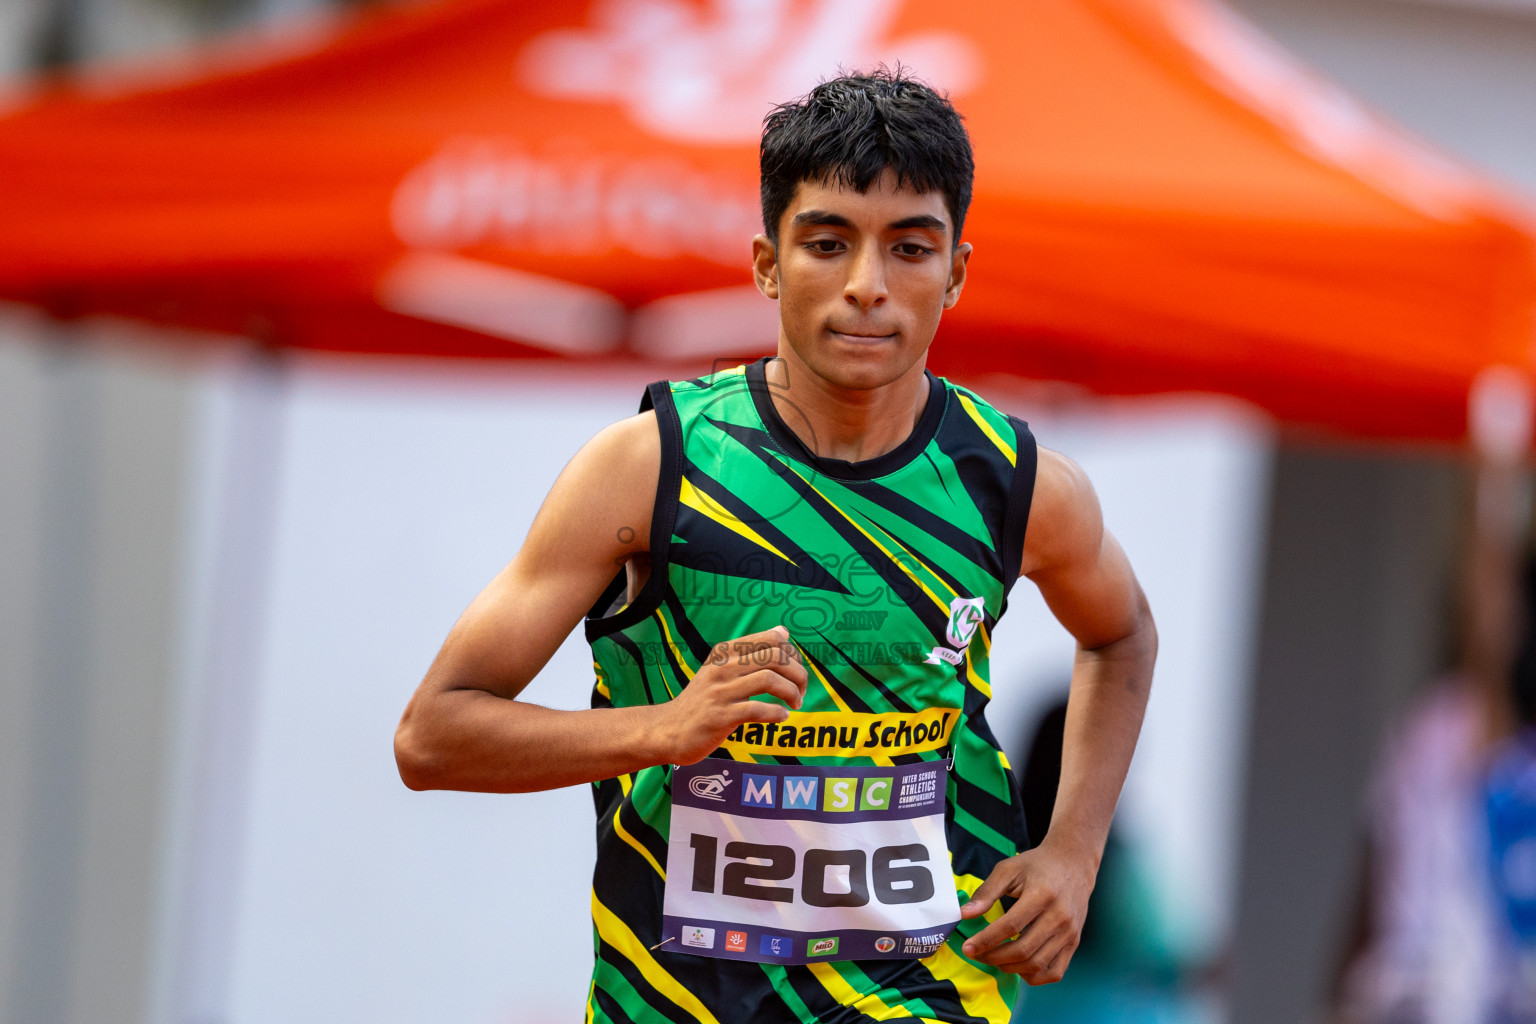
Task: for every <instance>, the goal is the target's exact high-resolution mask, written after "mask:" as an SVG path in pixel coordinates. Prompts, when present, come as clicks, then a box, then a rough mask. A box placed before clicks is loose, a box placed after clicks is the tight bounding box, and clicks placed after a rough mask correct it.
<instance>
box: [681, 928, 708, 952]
mask: <svg viewBox="0 0 1536 1024" xmlns="http://www.w3.org/2000/svg"><path fill="white" fill-rule="evenodd" d="M683 945H685V946H693V947H694V948H696V949H714V948H715V930H714V929H713V928H698V927H689V928H684V929H683Z"/></svg>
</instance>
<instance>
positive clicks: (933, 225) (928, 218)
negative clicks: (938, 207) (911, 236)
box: [890, 213, 949, 234]
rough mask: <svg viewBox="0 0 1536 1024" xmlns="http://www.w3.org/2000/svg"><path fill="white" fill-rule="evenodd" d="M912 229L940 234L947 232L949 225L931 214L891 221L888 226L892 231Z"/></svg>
mask: <svg viewBox="0 0 1536 1024" xmlns="http://www.w3.org/2000/svg"><path fill="white" fill-rule="evenodd" d="M912 228H928V229H929V230H931V231H937V232H939V233H941V234H942V233H943V232H944V231H946V230H948V228H949V225H948V224H945V223H944V222H943V221H942V220H940V219H939V218H937V217H935V216H934V215H933V214H931V213H923V214H919V215H917V216H916V217H903V218H902V219H901V220H898V221H893V222H892V223H891V226H890V229H891V230H892V231H908V230H910V229H912Z"/></svg>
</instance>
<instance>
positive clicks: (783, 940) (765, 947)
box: [757, 935, 790, 956]
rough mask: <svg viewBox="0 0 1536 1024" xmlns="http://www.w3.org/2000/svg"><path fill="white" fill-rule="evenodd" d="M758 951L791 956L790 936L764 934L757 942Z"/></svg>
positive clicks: (770, 954)
mask: <svg viewBox="0 0 1536 1024" xmlns="http://www.w3.org/2000/svg"><path fill="white" fill-rule="evenodd" d="M757 951H758V952H759V953H761V954H762V955H763V956H789V952H790V942H789V937H788V936H785V935H764V936H763V937H762V940H761V941H759V942H758V944H757Z"/></svg>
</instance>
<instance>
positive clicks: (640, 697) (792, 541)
mask: <svg viewBox="0 0 1536 1024" xmlns="http://www.w3.org/2000/svg"><path fill="white" fill-rule="evenodd" d="M766 363H767V360H766V359H765V360H760V361H758V362H756V363H753V364H750V365H748V366H744V367H737V368H735V369H732V370H726V371H723V372H720V373H716V374H714V375H712V376H709V377H704V378H699V379H694V380H689V381H677V382H658V383H655V384H652V385H650V387H649V388H648V389H647V391H646V395H645V397H644V399H643V400H642V403H641V409H642V411H643V410H645V409H651V408H654V409H655V411H656V418H657V422H658V425H659V428H660V431H661V439H662V446H661V453H662V454H661V477H660V484H659V487H658V493H657V499H656V506H655V511H654V515H653V520H652V528H651V572H650V576H649V578H648V579H647V581H646V583H645V585H644V586H643V587H642V588H641V590H640V592H639V593H638V594H637V595H636V598H635V600H634V601H633V602H631V603H629V604H628V605H623V606H622V607H621V606H620V605H621V602H622V601H623V597H624V594H625V583H626V579H625V574H624V573H623V572H620V573H619V574H618V575H617V576H616V577H615V578H614V580H613V583H612V585H611V586H610V587H609V588H608V592H607V593H606V594H605V595H604V596H603V598H602V599H601V600H600V601H599V602H598V604H597V605H596V606H594V608H593V610H592V612H591V613H590V615H589V616H588V619H587V623H586V634H587V639H588V640H589V641H590V642H591V645H592V656H593V662H594V669H595V671H596V675H597V681H596V684H595V686H594V689H593V694H592V706H593V707H630V706H635V705H640V704H658V703H661V702H663V701H667V700H670V699H671V698H673V697H675V696H677V694H678V693H679V692H680V691H681V690H682V688H683V687H684V686H686V685H687V684H688V681H689V680H690V679H691V678H692V677H693V675H694V673H696V672H697V671H698V670H699V669H700V667H701V666H702V665H703V664H704V663H705V662H706V661H707V659H708V657H709V655H710V651H711V648H712V647H713V646H714V645H715V644H716V643H719V642H720V641H723V640H731V639H734V638H736V637H740V636H744V635H746V634H749V633H756V632H759V631H762V630H766V629H770V628H772V627H773V626H775V625H778V624H780V623H782V624H783V625H784V626H785V627H786V628H787V629H788V630H789V633H790V639H791V640H792V641H793V642H794V643H795V645H796V646H797V647H798V648H799V650H800V653H801V655H802V658H803V660H804V662H805V665H806V668H807V670H808V672H809V675H810V680H809V685H808V687H807V691H806V696H805V703H804V707H803V708H802V709H801V711H800V712H798V713H794V714H792V716H791V719H790V721H789V722H787V723H785V724H784V725H782V726H776V727H748V728H744V729H739V730H738V731H737V732H736V733H733V734H732V736H731V737H730V739H728V740H727V742H726V744H725V746H723V747H722V748H721V749H719V750H717V751H716V752H715V754H714V756H715V757H722V758H733V759H736V760H741V761H748V760H752V761H759V762H764V761H768V762H776V763H812V764H838V763H843V764H857V765H889V764H893V763H908V762H912V761H920V760H931V761H938V760H943V759H945V758H946V757H947V756H949V755H951V754H952V756H953V768H952V770H951V771H949V772H948V773H947V778H948V790H947V800H946V815H945V818H946V826H947V832H948V839H949V847H950V852H951V869H952V873H953V875H954V884H955V887H956V889H957V891H958V892H959V894H960V895H959V899H960V901H961V902H962V903H963V902H964V901H965V900H966V899H968V898H969V894H970V893H971V892H973V891H974V890H975V888H976V887H977V886H978V885H980V884H981V880H982V879H984V878H986V877H987V875H988V874H989V873H990V872H991V870H992V868H993V866H994V865H995V864H996V863H997V862H998V861H999V860H1001V859H1003V858H1005V857H1009V856H1012V855H1013V854H1015V853H1017V852H1019V851H1020V850H1021V849H1024V848H1025V846H1026V845H1027V842H1026V837H1025V833H1024V819H1023V813H1022V809H1021V806H1020V802H1019V797H1018V790H1017V786H1016V785H1015V784H1014V781H1013V778H1012V774H1011V772H1010V770H1009V767H1008V762H1007V759H1006V758H1005V757H1004V756H1003V753H1002V751H1001V749H1000V748H999V747H998V744H997V741H996V739H994V738H993V735H992V732H991V730H990V729H989V728H988V726H987V723H986V720H985V717H984V714H983V712H984V710H985V708H986V705H987V702H988V700H989V699H990V697H991V685H990V681H989V672H988V653H989V650H990V647H991V637H992V630H993V627H994V626H995V624H996V622H997V620H998V618H999V617H1000V616H1001V615H1002V613H1003V610H1004V608H1005V606H1006V602H1007V595H1008V592H1009V589H1010V587H1011V586H1012V584H1013V582H1014V580H1015V578H1016V577H1017V574H1018V569H1019V565H1020V562H1021V560H1022V555H1023V542H1024V530H1025V526H1026V524H1027V522H1028V519H1029V507H1030V499H1031V496H1032V494H1033V490H1034V479H1035V464H1036V450H1035V440H1034V437H1033V436H1032V435H1031V434H1030V432H1029V428H1028V427H1027V426H1026V425H1025V424H1024V423H1023V421H1021V420H1019V419H1016V418H1014V417H1012V416H1007V415H1004V414H1003V413H1001V412H998V411H997V410H996V409H994V408H993V407H992V406H990V405H989V404H987V403H986V402H985V401H983V400H982V399H981V398H979V397H978V396H976V395H975V394H974V393H972V392H970V391H968V390H966V389H964V388H961V387H958V386H956V385H954V384H952V383H950V382H949V381H947V380H945V379H943V378H941V377H936V376H934V375H933V374H932V373H929V374H927V376H926V379H927V382H928V388H929V394H928V401H927V404H926V406H925V408H924V410H923V413H922V416H921V419H920V422H919V423H918V425H917V427H916V429H915V430H914V431H913V432H912V434H911V436H910V437H909V438H908V439H907V440H906V441H905V442H903V443H902V444H901V445H900V446H898V447H897V448H896V449H894V450H893V451H891V452H888V453H887V454H885V455H882V456H880V457H878V458H875V459H870V460H867V461H863V462H852V463H850V462H843V461H839V460H834V459H824V458H818V457H817V456H816V455H815V454H814V453H813V452H812V451H810V450H809V449H808V448H807V446H806V445H805V444H804V443H802V442H801V441H800V439H799V438H798V437H797V436H796V435H795V433H794V432H793V431H792V430H791V429H789V427H788V426H787V425H786V424H785V422H784V421H783V420H782V419H781V418H780V416H779V413H778V411H777V410H776V409H775V406H774V402H773V400H772V398H771V397H770V394H769V388H770V385H768V383H767V381H766V379H765V366H766ZM782 395H783V397H784V398H786V399H788V400H789V404H790V406H791V407H792V406H793V399H794V395H793V394H792V393H790V392H787V391H786V392H783V393H782ZM670 773H671V768H670V766H667V765H660V766H657V767H653V768H647V769H645V770H643V771H641V772H638V773H636V774H635V775H633V776H625V777H622V778H618V779H610V780H607V781H604V782H600V783H596V784H594V790H595V801H596V805H597V819H598V824H597V845H598V856H597V869H596V872H595V874H594V878H593V891H592V914H593V924H594V943H595V951H596V965H595V969H594V973H593V976H592V986H591V991H590V995H589V997H588V1003H587V1020H588V1021H590V1022H610V1021H612V1022H628V1021H633V1022H636V1024H665V1022H673V1024H682V1022H694V1021H702V1022H706V1024H792V1022H796V1021H800V1022H806V1024H809V1022H812V1021H817V1022H836V1024H851V1022H856V1021H865V1020H883V1019H886V1018H887V1017H889V1016H906V1015H907V1014H911V1015H912V1016H913V1017H916V1018H919V1019H922V1020H930V1021H945V1022H959V1021H970V1022H988V1024H1000V1022H1003V1021H1007V1020H1008V1019H1009V1016H1010V1011H1011V1007H1012V1004H1013V1001H1014V996H1015V995H1016V992H1017V979H1016V978H1014V977H1013V976H1011V975H1007V974H1003V973H1001V972H998V971H996V970H995V969H993V968H991V967H988V966H986V965H984V964H978V963H975V962H973V961H970V960H968V959H967V958H965V957H964V956H963V955H962V954H961V953H960V944H961V942H962V941H963V940H964V938H965V937H966V936H968V935H971V934H974V933H975V932H976V931H977V930H979V928H980V927H982V925H983V924H984V922H983V921H980V920H978V921H968V922H964V923H962V924H961V926H960V927H959V928H958V929H956V931H955V933H954V934H953V935H952V936H951V937H950V940H949V942H948V943H947V944H946V945H944V946H942V947H940V949H939V950H938V952H936V953H934V954H933V955H931V956H928V957H926V958H924V959H921V960H916V959H913V960H881V961H873V960H872V961H841V962H838V961H832V962H821V963H813V964H809V965H806V966H785V965H779V964H756V963H744V962H739V961H730V960H721V959H709V958H705V957H699V956H693V955H690V954H687V953H680V952H675V951H673V950H671V949H668V948H662V949H658V950H655V951H652V949H651V947H652V946H654V945H655V944H656V943H658V942H659V941H661V921H662V892H663V885H664V879H665V875H666V871H667V839H668V824H669V820H670V810H671V799H670V791H669V785H670ZM996 913H997V910H996V908H994V910H993V911H992V912H991V913H990V914H989V917H993V916H995V914H996ZM903 1011H905V1012H903Z"/></svg>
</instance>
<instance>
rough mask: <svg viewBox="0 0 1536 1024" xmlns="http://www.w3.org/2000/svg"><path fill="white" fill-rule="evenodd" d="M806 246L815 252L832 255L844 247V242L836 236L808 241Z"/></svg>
mask: <svg viewBox="0 0 1536 1024" xmlns="http://www.w3.org/2000/svg"><path fill="white" fill-rule="evenodd" d="M805 247H806V248H807V249H809V250H810V251H811V252H814V253H818V254H821V255H830V254H832V253H835V252H840V251H841V250H842V248H843V243H842V242H840V241H838V240H837V239H835V238H818V239H816V240H814V241H811V242H806V243H805Z"/></svg>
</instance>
